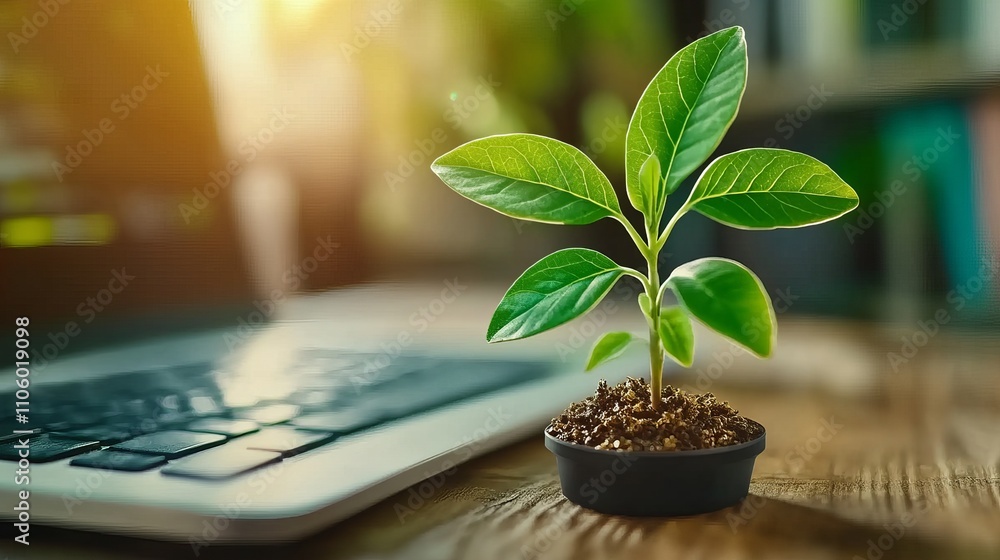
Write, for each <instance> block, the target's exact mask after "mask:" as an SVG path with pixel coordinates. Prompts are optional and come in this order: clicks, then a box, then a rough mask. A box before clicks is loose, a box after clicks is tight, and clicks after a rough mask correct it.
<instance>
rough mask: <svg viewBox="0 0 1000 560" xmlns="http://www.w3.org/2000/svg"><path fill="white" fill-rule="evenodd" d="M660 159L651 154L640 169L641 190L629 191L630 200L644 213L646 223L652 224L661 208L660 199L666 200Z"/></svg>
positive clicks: (633, 205)
mask: <svg viewBox="0 0 1000 560" xmlns="http://www.w3.org/2000/svg"><path fill="white" fill-rule="evenodd" d="M662 172H663V171H662V168H661V167H660V158H658V157H656V154H649V157H648V158H646V161H645V162H643V164H642V167H640V168H639V188H638V189H635V190H633V189H629V190H628V200H629V202H631V203H632V207H633V208H635V209H636V210H638V211H640V212H642V215H643V216H645V218H646V223H647V224H648V223H650V222H651V221H652V220H653V219H654V218H655V217H656V214H657V209H658V208H660V197H661V196H663V198H664V199H665V198H666V195H663V194H662V192H663V191H662V189H661V188H660V187H661V183H662V182H663V176H662Z"/></svg>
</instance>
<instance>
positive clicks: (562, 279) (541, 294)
mask: <svg viewBox="0 0 1000 560" xmlns="http://www.w3.org/2000/svg"><path fill="white" fill-rule="evenodd" d="M622 274H624V271H623V270H622V268H621V267H620V266H618V265H617V264H615V262H614V261H612V260H611V259H609V258H608V257H606V256H604V255H602V254H601V253H598V252H597V251H592V250H590V249H563V250H561V251H556V252H555V253H552V254H551V255H549V256H547V257H545V258H543V259H542V260H540V261H538V262H537V263H535V264H533V265H531V267H530V268H528V270H526V271H524V274H522V275H521V277H520V278H518V279H517V280H516V281H515V282H514V285H513V286H511V287H510V289H509V290H507V293H506V295H504V296H503V299H502V300H500V305H498V306H497V309H496V311H495V312H494V313H493V319H492V320H491V321H490V326H489V329H488V330H487V333H486V340H487V341H489V342H503V341H506V340H515V339H518V338H526V337H529V336H532V335H535V334H538V333H540V332H543V331H547V330H549V329H551V328H553V327H558V326H559V325H561V324H563V323H565V322H567V321H569V320H570V319H573V318H575V317H578V316H580V315H583V314H584V313H586V312H588V311H590V310H591V309H593V308H594V306H596V305H597V304H598V303H600V301H601V300H602V299H604V296H605V295H606V294H607V293H608V291H609V290H610V289H611V287H612V286H614V284H615V282H616V281H617V280H618V279H619V278H620V277H621V276H622Z"/></svg>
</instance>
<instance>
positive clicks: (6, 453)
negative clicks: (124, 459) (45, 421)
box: [0, 434, 101, 463]
mask: <svg viewBox="0 0 1000 560" xmlns="http://www.w3.org/2000/svg"><path fill="white" fill-rule="evenodd" d="M22 441H26V443H27V446H25V447H22V446H21V443H22ZM100 446H101V444H100V443H98V442H96V441H77V440H74V439H63V438H56V437H52V436H50V435H48V434H43V435H40V436H37V437H32V438H30V439H28V440H25V438H21V439H15V440H13V441H6V442H4V443H2V444H0V459H3V460H5V461H17V460H20V459H21V458H22V457H21V453H22V452H26V453H27V454H28V456H27V457H25V458H26V459H28V460H29V461H31V462H32V463H48V462H50V461H58V460H59V459H65V458H66V457H72V456H73V455H79V454H80V453H86V452H87V451H90V450H92V449H97V448H98V447H100Z"/></svg>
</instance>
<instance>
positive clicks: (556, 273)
mask: <svg viewBox="0 0 1000 560" xmlns="http://www.w3.org/2000/svg"><path fill="white" fill-rule="evenodd" d="M746 78H747V51H746V42H745V40H744V37H743V29H742V28H739V27H731V28H728V29H723V30H721V31H718V32H716V33H713V34H711V35H708V36H706V37H703V38H701V39H699V40H697V41H695V42H693V43H691V44H690V45H688V46H686V47H684V48H683V49H681V50H680V51H678V52H677V53H676V54H675V55H674V56H673V57H671V58H670V60H669V61H667V63H666V65H665V66H664V67H663V68H662V69H661V70H660V71H659V72H658V73H657V74H656V76H655V77H653V81H652V82H650V83H649V85H648V86H647V87H646V90H645V91H644V92H643V94H642V97H640V98H639V103H638V105H637V106H636V108H635V112H634V113H633V114H632V119H631V121H630V122H629V126H628V132H627V134H626V138H625V172H626V182H625V187H626V192H627V193H628V200H629V202H630V203H631V204H632V206H633V207H634V208H635V209H636V210H638V211H639V212H641V213H642V216H643V229H644V230H645V237H643V236H642V235H640V233H639V231H638V230H637V229H636V228H635V227H634V226H633V225H632V223H630V222H629V220H628V219H627V218H626V217H625V215H624V214H622V210H621V207H620V205H619V202H618V198H617V196H616V195H615V191H614V189H613V188H612V186H611V183H610V182H609V181H608V178H607V177H606V176H605V175H604V174H603V173H602V172H601V170H600V169H598V168H597V166H596V165H595V164H594V162H592V161H591V160H590V159H589V158H588V157H587V156H586V155H584V154H583V152H581V151H580V150H578V149H576V148H574V147H573V146H570V145H569V144H565V143H563V142H560V141H558V140H553V139H551V138H546V137H544V136H536V135H532V134H505V135H498V136H490V137H487V138H482V139H479V140H474V141H472V142H469V143H467V144H464V145H462V146H459V147H458V148H455V149H454V150H452V151H450V152H448V153H447V154H445V155H443V156H441V157H439V158H438V159H437V160H436V161H435V162H434V163H433V164H432V166H431V169H432V170H433V171H434V173H436V174H437V175H438V177H440V178H441V180H442V181H444V182H445V184H447V185H448V186H449V187H451V188H452V189H453V190H455V191H456V192H457V193H459V194H461V195H462V196H464V197H466V198H468V199H470V200H472V201H474V202H477V203H479V204H482V205H483V206H486V207H488V208H492V209H493V210H496V211H497V212H500V213H501V214H504V215H507V216H510V217H513V218H518V219H522V220H531V221H536V222H544V223H552V224H567V225H584V224H589V223H592V222H595V221H597V220H599V219H602V218H611V219H613V220H617V221H618V222H620V223H621V224H622V226H624V227H625V231H627V232H628V234H629V236H630V237H631V238H632V241H633V242H634V243H635V245H636V247H638V249H639V252H640V253H642V256H643V257H644V258H645V260H646V272H645V273H643V272H640V271H638V270H635V269H632V268H628V267H624V266H621V265H619V264H616V263H615V262H614V261H612V260H611V259H610V258H608V257H607V256H605V255H603V254H601V253H599V252H597V251H593V250H590V249H582V248H573V249H563V250H561V251H556V252H555V253H552V254H551V255H549V256H547V257H545V258H543V259H542V260H540V261H538V262H537V263H535V264H534V265H532V266H531V267H530V268H528V270H526V271H525V272H524V274H522V275H521V277H520V278H518V279H517V280H516V281H515V282H514V285H513V286H511V287H510V289H509V290H508V291H507V293H506V295H504V297H503V299H502V300H501V301H500V304H499V306H498V307H497V309H496V312H495V313H494V314H493V319H492V320H491V321H490V325H489V328H488V330H487V333H486V339H487V341H489V342H503V341H507V340H516V339H519V338H526V337H529V336H532V335H535V334H538V333H541V332H543V331H546V330H549V329H551V328H554V327H557V326H559V325H562V324H563V323H565V322H567V321H569V320H571V319H573V318H575V317H578V316H580V315H583V314H585V313H587V312H588V311H590V310H591V309H593V308H594V307H595V306H596V305H597V304H598V303H600V301H601V300H602V299H603V298H604V297H605V296H606V295H607V293H608V291H609V290H611V287H612V286H613V285H614V284H615V282H617V281H618V279H620V278H621V277H622V276H626V275H628V276H634V277H635V278H637V279H639V281H640V282H642V285H643V288H644V291H643V293H641V294H640V295H639V298H638V300H639V301H638V303H639V308H640V309H641V310H642V313H643V315H644V316H645V317H646V322H647V324H648V327H649V338H648V342H649V374H650V385H651V389H652V395H653V398H652V401H653V402H652V406H653V408H654V409H659V408H660V398H659V397H660V394H661V383H662V381H661V376H662V370H663V360H664V354H666V355H667V356H669V357H670V358H671V359H673V360H674V361H676V362H677V363H678V364H680V365H682V366H684V367H690V366H691V363H692V359H693V356H694V335H693V332H692V329H691V319H692V318H693V319H695V320H697V321H700V322H701V323H703V324H704V325H705V326H707V327H708V328H710V329H712V330H714V331H716V332H718V333H719V334H721V335H723V336H725V337H727V338H729V339H731V340H732V341H733V342H735V343H737V344H740V345H741V346H744V347H745V348H747V349H748V350H750V351H751V352H753V353H754V354H756V355H757V356H760V357H768V356H770V355H771V351H772V349H773V347H774V344H775V337H776V334H777V329H776V325H775V318H774V309H773V307H772V305H771V298H770V297H769V296H768V294H767V292H766V291H765V290H764V286H763V285H762V284H761V281H760V279H759V278H757V276H756V275H755V274H754V273H753V272H751V271H750V269H748V268H747V267H745V266H743V265H742V264H740V263H738V262H736V261H733V260H729V259H723V258H703V259H698V260H695V261H691V262H688V263H686V264H682V265H680V266H678V267H677V268H675V269H674V270H673V271H672V272H670V274H669V275H668V276H667V278H666V280H664V281H662V282H661V280H660V271H659V270H658V261H657V257H658V256H659V253H660V251H661V250H662V249H663V246H664V244H665V243H666V241H667V238H668V237H669V236H670V234H671V233H672V232H673V230H674V227H675V226H676V225H677V222H678V221H679V220H680V219H681V217H682V216H684V215H685V214H687V213H688V212H691V211H692V210H693V211H695V212H698V213H700V214H702V215H705V216H707V217H709V218H711V219H713V220H715V221H717V222H720V223H723V224H725V225H728V226H732V227H735V228H740V229H753V230H766V229H775V228H797V227H804V226H809V225H813V224H819V223H823V222H826V221H829V220H832V219H834V218H837V217H839V216H841V215H843V214H845V213H847V212H849V211H851V210H853V209H854V208H855V207H857V205H858V195H857V194H856V193H855V192H854V190H853V189H851V187H850V186H848V185H847V183H845V182H844V181H843V180H842V179H841V178H840V177H838V176H837V174H836V173H834V172H833V170H831V169H830V168H829V167H827V166H826V165H825V164H823V163H822V162H820V161H818V160H816V159H814V158H812V157H810V156H808V155H805V154H801V153H797V152H792V151H788V150H780V149H770V148H752V149H747V150H740V151H737V152H733V153H730V154H726V155H723V156H720V157H718V158H716V159H715V160H714V161H713V162H712V163H710V164H709V165H708V167H706V168H705V170H704V171H703V172H702V174H701V176H700V177H698V180H697V181H696V182H695V185H694V188H692V190H691V192H690V194H689V195H688V197H687V200H686V201H685V202H684V204H683V205H682V206H681V207H680V209H679V210H678V211H677V213H675V214H674V215H673V216H672V217H671V218H670V219H669V220H668V221H667V223H666V226H665V227H661V223H662V219H663V214H664V208H665V205H666V200H667V197H668V196H670V195H672V194H673V193H674V192H675V191H676V190H677V187H678V186H680V184H681V182H682V181H683V180H684V179H685V178H686V177H687V176H688V175H689V174H691V172H692V171H694V170H695V169H696V168H697V167H698V166H700V165H701V164H702V163H704V162H705V161H706V160H707V159H708V157H709V156H710V155H711V154H712V152H714V151H715V149H716V148H717V147H718V146H719V143H720V142H721V141H722V137H723V136H724V135H725V133H726V131H727V130H728V129H729V126H730V125H731V124H732V122H733V120H734V119H735V118H736V113H737V111H738V109H739V105H740V100H741V99H742V97H743V92H744V90H745V89H746ZM667 289H670V290H671V291H672V292H673V293H674V295H675V296H676V299H677V303H678V305H676V306H664V292H665V291H666V290H667ZM637 339H639V337H637V336H635V335H633V334H632V333H628V332H610V333H607V334H605V335H603V336H602V337H601V338H600V339H598V341H597V342H596V344H595V345H594V347H593V349H592V350H591V354H590V358H589V359H588V361H587V369H588V370H589V369H591V368H593V367H595V366H597V365H599V364H602V363H604V362H607V361H609V360H611V359H613V358H616V357H618V356H620V355H621V354H622V353H623V352H624V351H625V349H626V347H627V346H628V345H629V344H631V343H632V342H633V341H635V340H637Z"/></svg>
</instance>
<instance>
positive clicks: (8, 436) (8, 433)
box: [0, 418, 44, 442]
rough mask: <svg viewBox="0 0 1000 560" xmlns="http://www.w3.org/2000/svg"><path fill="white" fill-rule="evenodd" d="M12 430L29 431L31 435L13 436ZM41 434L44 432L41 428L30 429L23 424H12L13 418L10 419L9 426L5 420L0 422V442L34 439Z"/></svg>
mask: <svg viewBox="0 0 1000 560" xmlns="http://www.w3.org/2000/svg"><path fill="white" fill-rule="evenodd" d="M14 430H24V431H30V432H31V434H30V435H29V434H15V433H14ZM42 432H44V430H43V429H41V428H30V427H28V426H25V425H24V424H16V423H14V419H13V418H11V419H10V424H9V425H8V424H7V421H6V420H4V421H0V442H4V441H12V440H16V439H22V438H26V437H35V436H37V435H40V434H41V433H42Z"/></svg>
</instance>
